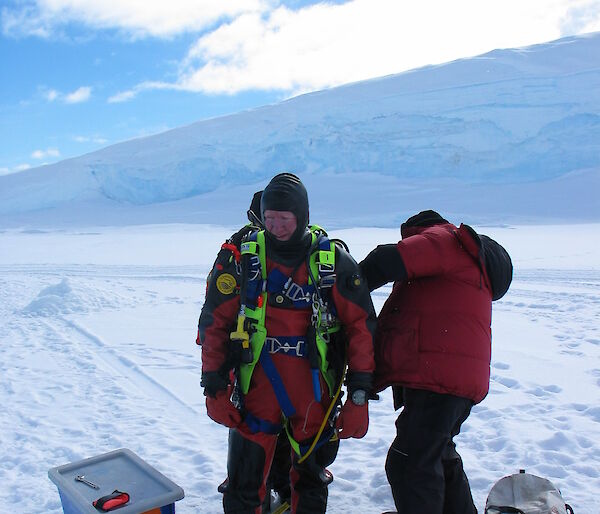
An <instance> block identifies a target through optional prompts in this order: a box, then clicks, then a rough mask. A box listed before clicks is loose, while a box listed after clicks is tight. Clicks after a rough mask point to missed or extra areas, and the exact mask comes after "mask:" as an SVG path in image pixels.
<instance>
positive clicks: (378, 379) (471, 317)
mask: <svg viewBox="0 0 600 514" xmlns="http://www.w3.org/2000/svg"><path fill="white" fill-rule="evenodd" d="M401 232H402V240H401V241H399V242H398V243H397V244H388V245H380V246H378V247H377V248H376V249H375V250H373V251H372V252H371V253H369V255H368V256H367V257H366V258H365V259H364V260H363V261H362V262H361V263H360V268H361V270H362V273H363V276H364V278H365V279H366V280H367V283H368V286H369V289H370V290H371V291H372V290H374V289H377V288H378V287H380V286H382V285H383V284H385V283H387V282H392V281H393V282H394V286H393V289H392V293H391V294H390V296H389V298H388V299H387V300H386V302H385V304H384V306H383V308H382V310H381V312H380V314H379V318H378V324H377V330H376V334H375V361H376V371H375V386H374V390H375V391H376V392H377V391H381V390H383V389H385V388H386V387H388V386H390V385H391V386H392V389H393V394H394V407H395V408H396V409H398V408H400V406H404V408H403V410H402V412H401V413H400V415H399V416H398V419H397V421H396V438H395V440H394V441H393V443H392V445H391V447H390V449H389V452H388V456H387V460H386V465H385V469H386V474H387V477H388V481H389V483H390V486H391V489H392V494H393V497H394V502H395V504H396V508H397V510H398V513H401V514H414V513H419V514H442V513H443V514H472V513H476V512H477V509H476V508H475V505H474V503H473V498H472V496H471V490H470V487H469V482H468V480H467V477H466V475H465V472H464V470H463V464H462V459H461V457H460V455H459V454H458V453H457V451H456V445H455V443H454V441H453V438H454V437H455V436H456V435H457V434H458V433H459V432H460V428H461V425H462V424H463V423H464V422H465V420H466V419H467V417H468V416H469V414H470V412H471V407H472V406H473V405H474V404H477V403H479V402H480V401H481V400H483V398H484V397H485V396H486V395H487V392H488V388H489V380H490V356H491V317H492V296H493V294H492V291H493V287H492V282H491V279H490V272H488V269H489V268H490V265H493V259H492V258H491V256H490V259H489V261H490V262H487V263H486V262H485V260H484V255H485V253H484V247H483V242H484V238H485V239H486V240H489V238H487V236H481V237H480V236H479V235H478V234H477V233H476V232H475V231H474V230H473V229H472V228H470V227H469V226H467V225H461V226H460V227H456V226H455V225H453V224H451V223H449V222H448V221H447V220H445V219H444V218H443V217H442V216H440V215H439V214H438V213H437V212H435V211H431V210H429V211H423V212H420V213H419V214H417V215H415V216H413V217H411V218H409V219H408V220H407V221H406V222H405V223H403V224H402V227H401ZM492 242H493V243H494V244H495V245H497V243H495V242H494V241H493V240H492ZM497 246H498V247H499V245H497ZM500 248H501V247H500ZM502 251H503V252H504V253H503V254H502V255H503V256H504V254H505V253H506V252H505V251H504V249H502ZM506 258H507V259H508V262H510V259H509V258H508V254H506ZM501 271H505V270H501ZM493 274H494V276H496V275H497V274H496V273H495V272H494V273H493ZM504 278H507V276H506V277H504ZM510 278H512V264H511V265H510ZM506 288H508V285H506ZM504 292H505V291H504ZM502 294H503V293H502Z"/></svg>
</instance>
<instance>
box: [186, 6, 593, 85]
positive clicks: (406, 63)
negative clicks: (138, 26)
mask: <svg viewBox="0 0 600 514" xmlns="http://www.w3.org/2000/svg"><path fill="white" fill-rule="evenodd" d="M575 3H576V4H578V6H577V7H578V8H579V11H578V12H579V18H578V19H580V20H581V19H585V24H584V25H585V26H586V27H588V26H593V23H598V22H600V8H594V7H595V6H598V4H599V0H575V1H574V0H528V1H527V2H523V1H522V0H505V1H503V2H489V1H488V2H481V1H480V0H457V1H454V2H439V1H436V0H421V1H420V2H410V3H409V2H399V1H397V0H353V1H349V2H347V3H344V4H337V5H335V4H325V3H323V4H316V5H313V6H310V7H306V8H304V9H301V10H297V11H292V10H290V9H287V8H285V7H280V8H278V9H276V10H274V11H272V12H271V13H270V15H269V16H268V17H264V16H259V15H256V14H246V15H243V16H240V17H238V18H236V19H235V20H233V21H232V22H230V23H228V24H223V25H221V26H220V27H219V28H217V29H216V30H214V31H212V32H210V33H208V34H206V35H203V36H202V37H200V38H199V39H198V40H197V41H196V43H195V44H194V45H193V46H192V47H191V48H190V50H189V52H188V55H187V57H186V59H185V61H184V62H183V66H182V71H181V75H180V78H179V81H178V83H177V85H178V86H179V87H181V88H183V89H186V90H190V91H198V92H205V93H230V94H235V93H237V92H239V91H243V90H248V89H280V90H286V91H290V90H295V91H307V90H315V89H320V88H325V87H331V86H336V85H340V84H344V83H348V82H353V81H358V80H363V79H368V78H372V77H377V76H383V75H388V74H393V73H398V72H400V71H404V70H407V69H411V68H415V67H420V66H423V65H425V64H438V63H442V62H447V61H450V60H454V59H457V58H460V57H467V56H473V55H477V54H480V53H484V52H487V51H490V50H492V49H495V48H507V47H516V46H525V45H529V44H533V43H539V42H543V41H548V40H552V39H556V38H559V37H561V36H562V35H566V34H565V33H564V32H562V33H561V30H560V28H561V24H562V23H563V21H564V20H566V19H567V18H568V17H569V16H571V17H573V16H574V15H573V12H574V11H573V9H574V4H575ZM569 13H571V14H569ZM582 26H583V25H582Z"/></svg>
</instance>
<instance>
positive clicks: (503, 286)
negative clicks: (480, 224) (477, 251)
mask: <svg viewBox="0 0 600 514" xmlns="http://www.w3.org/2000/svg"><path fill="white" fill-rule="evenodd" d="M478 235H479V239H480V241H481V245H482V250H483V260H484V262H485V269H486V271H487V274H488V277H489V278H490V282H491V283H492V300H494V301H496V300H500V298H502V297H503V296H504V295H505V294H506V291H508V288H509V287H510V283H511V282H512V277H513V265H512V261H511V259H510V255H508V252H507V251H506V250H505V249H504V247H503V246H502V245H501V244H499V243H497V242H496V241H494V240H493V239H492V238H491V237H489V236H486V235H484V234H478Z"/></svg>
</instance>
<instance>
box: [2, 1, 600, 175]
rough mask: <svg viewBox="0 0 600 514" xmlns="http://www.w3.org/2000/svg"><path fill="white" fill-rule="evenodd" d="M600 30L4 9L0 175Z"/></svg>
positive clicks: (553, 22) (464, 21)
mask: <svg viewBox="0 0 600 514" xmlns="http://www.w3.org/2000/svg"><path fill="white" fill-rule="evenodd" d="M598 30H600V0H528V1H527V2H523V1H522V0H504V1H496V0H454V1H453V2H446V1H445V0H419V1H418V2H416V1H415V2H413V1H403V0H348V1H342V0H338V1H331V0H329V1H328V2H320V1H317V0H312V1H310V0H304V1H301V0H295V1H294V0H288V1H278V0H169V1H168V2H165V1H163V0H118V1H117V0H0V66H1V68H0V70H1V80H0V174H7V173H14V172H17V171H20V170H24V169H28V168H30V167H35V166H40V165H42V164H46V163H52V162H56V161H59V160H63V159H66V158H69V157H74V156H77V155H81V154H84V153H87V152H90V151H94V150H97V149H99V148H103V147H105V146H108V145H111V144H114V143H117V142H119V141H123V140H127V139H131V138H135V137H140V136H144V135H149V134H153V133H157V132H162V131H164V130H167V129H169V128H174V127H177V126H181V125H185V124H189V123H192V122H194V121H198V120H201V119H204V118H209V117H214V116H220V115H223V114H228V113H234V112H238V111H240V110H243V109H248V108H253V107H257V106H260V105H264V104H267V103H274V102H277V101H280V100H282V99H285V98H288V97H290V96H294V95H297V94H301V93H303V92H308V91H314V90H319V89H324V88H329V87H334V86H337V85H341V84H344V83H348V82H354V81H357V80H365V79H369V78H374V77H378V76H383V75H389V74H393V73H399V72H402V71H404V70H407V69H411V68H416V67H420V66H423V65H427V64H436V63H441V62H446V61H450V60H453V59H457V58H460V57H469V56H473V55H477V54H480V53H484V52H486V51H489V50H492V49H494V48H506V47H517V46H524V45H529V44H533V43H539V42H544V41H549V40H553V39H558V38H560V37H563V36H568V35H575V34H581V33H585V32H593V31H598Z"/></svg>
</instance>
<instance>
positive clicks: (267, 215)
mask: <svg viewBox="0 0 600 514" xmlns="http://www.w3.org/2000/svg"><path fill="white" fill-rule="evenodd" d="M263 217H264V222H265V228H266V229H267V231H268V232H270V233H271V234H272V235H273V236H275V237H276V238H277V239H279V241H289V239H290V238H291V237H292V235H293V234H294V232H295V231H296V227H297V226H298V222H297V221H296V216H295V215H294V213H293V212H291V211H271V210H268V209H267V210H265V212H264V213H263Z"/></svg>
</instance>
